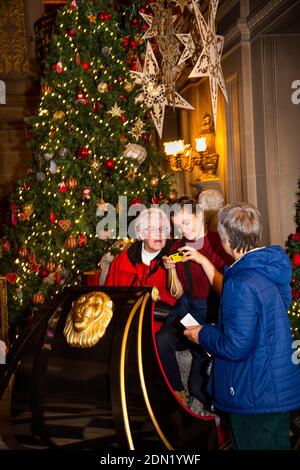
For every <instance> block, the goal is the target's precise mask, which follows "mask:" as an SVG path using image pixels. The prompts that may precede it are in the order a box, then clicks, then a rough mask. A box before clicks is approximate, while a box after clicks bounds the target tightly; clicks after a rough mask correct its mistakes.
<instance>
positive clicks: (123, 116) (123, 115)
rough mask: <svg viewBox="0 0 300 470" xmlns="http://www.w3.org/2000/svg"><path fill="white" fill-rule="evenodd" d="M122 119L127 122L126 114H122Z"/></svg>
mask: <svg viewBox="0 0 300 470" xmlns="http://www.w3.org/2000/svg"><path fill="white" fill-rule="evenodd" d="M120 119H121V121H122V122H126V116H125V114H121V116H120Z"/></svg>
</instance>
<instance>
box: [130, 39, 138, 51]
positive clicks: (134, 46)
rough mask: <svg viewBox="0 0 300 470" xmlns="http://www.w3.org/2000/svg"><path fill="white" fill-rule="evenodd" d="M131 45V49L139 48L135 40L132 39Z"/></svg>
mask: <svg viewBox="0 0 300 470" xmlns="http://www.w3.org/2000/svg"><path fill="white" fill-rule="evenodd" d="M129 45H130V47H131V49H136V48H137V43H136V41H135V40H134V39H132V40H131V41H130V42H129Z"/></svg>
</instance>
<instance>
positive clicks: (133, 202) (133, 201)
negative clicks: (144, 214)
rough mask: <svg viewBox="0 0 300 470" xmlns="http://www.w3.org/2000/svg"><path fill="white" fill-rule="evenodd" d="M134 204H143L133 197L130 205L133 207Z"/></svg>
mask: <svg viewBox="0 0 300 470" xmlns="http://www.w3.org/2000/svg"><path fill="white" fill-rule="evenodd" d="M134 204H144V201H143V200H142V199H141V198H139V197H134V198H133V199H131V201H130V205H131V206H133V205H134Z"/></svg>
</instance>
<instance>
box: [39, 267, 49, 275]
mask: <svg viewBox="0 0 300 470" xmlns="http://www.w3.org/2000/svg"><path fill="white" fill-rule="evenodd" d="M39 276H40V277H47V276H49V271H47V269H46V268H41V269H40V270H39Z"/></svg>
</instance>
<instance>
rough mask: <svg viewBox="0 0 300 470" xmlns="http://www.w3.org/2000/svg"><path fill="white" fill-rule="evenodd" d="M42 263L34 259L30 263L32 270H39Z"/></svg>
mask: <svg viewBox="0 0 300 470" xmlns="http://www.w3.org/2000/svg"><path fill="white" fill-rule="evenodd" d="M39 268H40V264H38V263H36V262H35V261H34V260H33V261H32V262H31V264H30V269H31V272H33V273H35V272H37V271H38V270H39Z"/></svg>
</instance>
